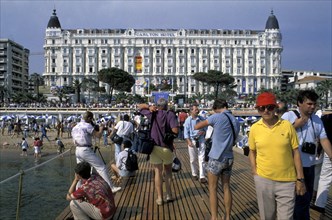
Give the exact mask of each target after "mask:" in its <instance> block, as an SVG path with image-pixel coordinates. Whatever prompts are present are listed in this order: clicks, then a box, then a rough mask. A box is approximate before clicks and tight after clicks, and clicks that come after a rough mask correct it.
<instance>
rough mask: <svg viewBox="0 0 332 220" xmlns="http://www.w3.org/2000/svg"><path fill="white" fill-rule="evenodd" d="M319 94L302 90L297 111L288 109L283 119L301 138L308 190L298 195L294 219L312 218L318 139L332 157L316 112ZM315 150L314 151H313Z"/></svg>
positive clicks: (305, 219) (304, 219)
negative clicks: (311, 206) (311, 207)
mask: <svg viewBox="0 0 332 220" xmlns="http://www.w3.org/2000/svg"><path fill="white" fill-rule="evenodd" d="M318 98H319V96H318V95H317V94H316V93H315V91H313V90H302V91H300V93H299V95H298V97H297V106H298V109H297V110H296V111H288V112H286V113H284V114H283V115H282V119H285V120H288V121H289V122H290V123H292V124H293V126H294V128H295V130H296V132H297V136H298V138H299V142H300V146H299V150H300V155H301V160H302V166H303V173H304V179H303V180H301V181H303V182H304V183H305V185H306V189H307V192H306V193H305V194H304V195H303V196H299V195H298V196H296V200H295V208H294V219H295V220H297V219H301V220H309V219H310V212H309V209H310V202H311V198H312V193H313V186H314V178H315V166H314V162H315V158H316V154H317V141H320V143H321V145H322V147H323V149H324V151H325V153H326V154H327V155H328V156H329V158H332V146H331V143H330V141H329V140H328V138H327V135H326V132H325V129H324V125H323V123H322V120H321V119H320V118H319V117H318V116H317V115H315V114H314V112H315V109H316V104H317V100H318ZM312 151H313V152H312Z"/></svg>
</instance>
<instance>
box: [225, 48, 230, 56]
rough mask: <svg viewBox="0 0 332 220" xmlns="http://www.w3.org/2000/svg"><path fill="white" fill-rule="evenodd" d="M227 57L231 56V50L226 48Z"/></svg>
mask: <svg viewBox="0 0 332 220" xmlns="http://www.w3.org/2000/svg"><path fill="white" fill-rule="evenodd" d="M226 55H227V56H229V55H231V49H230V48H226Z"/></svg>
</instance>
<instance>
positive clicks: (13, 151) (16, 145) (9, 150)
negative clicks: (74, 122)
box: [0, 129, 112, 157]
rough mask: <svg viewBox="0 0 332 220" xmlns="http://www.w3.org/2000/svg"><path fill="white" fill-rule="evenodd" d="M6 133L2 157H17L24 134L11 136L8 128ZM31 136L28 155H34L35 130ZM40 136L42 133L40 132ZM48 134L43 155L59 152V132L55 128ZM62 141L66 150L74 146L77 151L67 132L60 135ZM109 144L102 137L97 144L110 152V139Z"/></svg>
mask: <svg viewBox="0 0 332 220" xmlns="http://www.w3.org/2000/svg"><path fill="white" fill-rule="evenodd" d="M4 133H5V134H4V135H1V139H0V140H1V141H0V144H1V146H0V154H1V157H3V156H6V157H17V156H18V155H20V154H21V152H22V148H21V142H22V137H23V134H20V135H19V136H18V137H17V136H16V135H14V136H13V137H11V135H7V129H6V130H5V132H4ZM29 135H30V137H28V138H27V141H28V144H29V149H28V156H33V151H34V150H33V142H34V139H33V138H34V136H33V135H34V132H30V133H29ZM39 136H40V133H39ZM47 136H48V138H49V139H50V141H48V140H47V139H46V138H44V140H43V149H42V156H43V155H50V154H57V149H58V146H57V145H56V141H55V138H56V137H57V132H56V130H55V129H51V130H49V131H48V132H47ZM60 139H61V141H62V142H63V143H64V145H65V151H66V150H68V149H70V148H72V150H73V152H75V146H74V144H73V140H72V138H71V137H68V134H67V133H63V135H62V137H60ZM108 142H109V143H108V144H109V145H108V146H107V147H104V145H103V140H102V138H101V139H100V140H99V141H98V140H97V141H96V143H95V146H99V147H100V150H101V151H102V152H103V154H104V153H109V152H110V150H111V146H112V145H111V143H110V142H111V141H110V139H108Z"/></svg>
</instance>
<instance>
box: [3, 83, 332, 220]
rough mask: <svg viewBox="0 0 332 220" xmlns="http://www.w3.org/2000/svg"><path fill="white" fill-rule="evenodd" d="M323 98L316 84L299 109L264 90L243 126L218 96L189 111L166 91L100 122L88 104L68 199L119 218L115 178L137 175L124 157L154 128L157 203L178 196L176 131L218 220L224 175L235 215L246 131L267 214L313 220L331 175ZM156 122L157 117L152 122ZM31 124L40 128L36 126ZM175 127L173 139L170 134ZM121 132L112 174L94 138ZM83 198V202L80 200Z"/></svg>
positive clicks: (77, 131)
mask: <svg viewBox="0 0 332 220" xmlns="http://www.w3.org/2000/svg"><path fill="white" fill-rule="evenodd" d="M317 99H318V95H317V94H316V93H315V92H314V91H312V90H303V91H300V93H299V95H298V97H297V109H296V110H292V111H291V110H288V109H287V108H286V107H285V106H287V105H285V103H282V102H279V101H278V100H277V98H276V96H275V95H274V94H272V93H270V92H263V93H261V94H259V95H258V96H257V99H256V103H255V106H254V108H255V109H256V110H257V112H258V114H259V115H260V119H259V120H257V121H256V122H254V123H249V122H248V124H247V125H246V126H243V124H242V126H241V125H240V123H239V121H238V120H237V119H236V117H234V116H233V115H232V112H231V111H230V110H229V109H228V107H229V106H228V103H227V101H226V100H223V99H216V100H214V102H213V105H212V108H211V111H209V112H207V111H204V112H203V111H200V106H199V105H198V104H197V103H195V104H192V105H190V106H189V112H185V111H184V110H181V111H179V112H174V111H173V110H169V109H168V107H169V106H168V102H167V100H166V99H164V98H160V99H159V100H157V102H156V103H153V104H151V105H149V104H145V103H143V104H139V105H138V106H137V111H136V112H135V113H134V115H128V114H125V113H124V114H120V116H119V119H118V120H117V121H115V120H109V121H100V122H99V123H98V124H97V123H96V121H97V120H98V119H97V118H94V114H93V113H92V112H91V111H87V112H86V113H85V114H84V115H83V117H82V120H81V122H79V123H77V124H75V125H73V126H72V127H71V129H70V137H71V138H72V139H73V143H74V145H75V146H76V152H75V155H76V159H77V167H76V168H75V179H74V181H73V183H72V185H71V186H70V188H69V191H68V194H67V197H66V198H67V200H71V202H70V207H71V210H72V213H73V215H74V218H75V219H89V218H93V219H111V218H112V216H113V214H114V212H115V207H116V204H115V201H114V193H116V192H118V191H120V190H122V188H121V187H119V186H116V184H115V183H118V182H119V181H120V180H121V179H122V178H124V177H132V176H135V175H137V173H136V172H135V171H129V170H127V168H126V165H125V164H126V160H127V159H128V157H129V156H128V155H129V153H134V154H138V153H139V152H138V147H137V142H136V141H135V134H136V132H137V131H138V130H139V129H149V131H150V136H151V138H152V139H153V141H154V147H153V150H152V152H151V154H150V155H149V163H150V164H151V165H152V172H154V187H155V191H156V200H155V202H156V204H157V205H158V206H162V205H163V204H164V203H169V202H173V201H174V200H176V196H175V195H174V193H173V192H172V163H173V158H174V156H175V154H174V151H175V150H176V149H175V145H174V138H175V137H177V138H178V141H182V142H183V141H185V142H184V143H185V144H186V145H187V147H188V155H189V163H190V164H189V166H190V170H191V176H192V179H193V181H199V182H200V183H201V184H208V189H209V202H210V213H211V219H212V220H214V219H217V218H218V215H220V214H218V213H220V212H219V211H218V198H217V190H218V182H219V179H220V180H221V182H222V188H223V194H224V196H223V198H224V205H225V214H224V219H225V220H228V219H231V214H232V200H233V199H232V196H233V195H232V190H231V176H232V169H233V164H234V163H236V160H234V155H233V147H234V146H235V145H236V143H237V141H238V137H239V134H242V135H247V141H246V145H248V146H249V157H248V159H249V162H250V165H251V171H252V175H253V179H254V183H255V187H256V196H257V203H258V208H259V215H260V218H261V219H276V218H277V219H308V220H309V219H310V212H309V210H310V208H312V209H314V210H316V211H319V212H320V213H324V212H325V206H326V201H327V197H328V196H327V195H328V191H329V188H330V187H331V182H332V170H331V169H332V165H331V160H332V145H331V141H332V140H331V135H332V134H331V124H332V121H331V118H332V117H331V116H332V114H329V115H323V116H321V118H320V117H319V116H318V115H316V114H315V111H316V110H317V108H316V106H317ZM151 121H153V123H149V122H151ZM66 126H67V125H66V124H61V123H60V122H59V123H58V124H57V125H56V127H55V128H56V129H58V132H57V139H56V144H57V145H58V147H59V148H58V151H59V152H60V153H62V152H63V143H61V137H62V135H63V132H64V130H65V127H66ZM149 126H150V127H149ZM14 127H15V126H14ZM28 127H32V128H33V127H34V125H29V126H28ZM42 127H43V126H41V128H40V132H41V136H40V138H39V137H38V138H35V139H36V140H35V142H36V144H34V147H35V156H36V157H38V156H39V154H38V153H39V150H38V145H39V144H38V143H37V142H38V141H40V142H41V145H42V142H43V139H47V140H49V139H48V136H47V130H46V132H45V131H44V132H43V131H42ZM12 130H13V131H15V128H13V129H12ZM8 132H9V131H8ZM38 132H39V131H38ZM169 133H170V134H172V135H173V138H170V139H169V138H166V136H168V135H166V134H169ZM15 134H16V135H17V133H8V135H15ZM115 135H116V136H118V138H119V139H120V140H121V141H120V142H117V143H115V144H114V146H115V148H114V149H115V150H114V163H112V164H111V174H113V176H111V175H110V173H109V172H108V169H107V165H106V164H105V161H103V158H101V157H99V156H98V155H97V154H96V151H95V150H94V149H93V145H94V144H93V141H94V140H95V139H101V138H103V143H104V146H107V145H109V141H110V140H111V137H114V136H115ZM208 138H211V140H212V145H211V146H212V147H211V149H210V151H209V152H208V151H207V148H206V140H207V139H208ZM25 139H26V136H25V135H24V137H23V139H22V155H25V153H26V151H27V143H26V140H25ZM36 147H37V148H36ZM206 158H207V159H206ZM317 161H320V162H317ZM91 168H92V169H91ZM91 170H92V171H91ZM112 180H113V181H112ZM163 184H165V187H163ZM164 189H165V191H164ZM82 198H84V202H79V201H81V200H82Z"/></svg>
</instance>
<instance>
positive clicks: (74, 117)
mask: <svg viewBox="0 0 332 220" xmlns="http://www.w3.org/2000/svg"><path fill="white" fill-rule="evenodd" d="M76 118H77V117H76V115H71V116H68V117H67V118H66V121H74V120H76Z"/></svg>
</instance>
